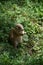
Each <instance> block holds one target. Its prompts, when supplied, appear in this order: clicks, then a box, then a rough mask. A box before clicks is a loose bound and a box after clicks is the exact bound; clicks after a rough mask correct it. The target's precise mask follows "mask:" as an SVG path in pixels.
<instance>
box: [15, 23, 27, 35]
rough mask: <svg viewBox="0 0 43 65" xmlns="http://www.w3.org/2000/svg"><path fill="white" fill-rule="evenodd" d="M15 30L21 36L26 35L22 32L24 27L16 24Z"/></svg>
mask: <svg viewBox="0 0 43 65" xmlns="http://www.w3.org/2000/svg"><path fill="white" fill-rule="evenodd" d="M15 30H16V33H18V34H19V35H21V36H22V35H24V34H25V33H26V32H24V27H23V25H22V24H16V26H15Z"/></svg>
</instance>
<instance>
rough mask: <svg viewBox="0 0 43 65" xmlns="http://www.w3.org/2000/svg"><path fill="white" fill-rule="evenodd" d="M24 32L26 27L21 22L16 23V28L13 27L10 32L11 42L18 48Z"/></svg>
mask: <svg viewBox="0 0 43 65" xmlns="http://www.w3.org/2000/svg"><path fill="white" fill-rule="evenodd" d="M24 34H25V32H24V27H23V26H22V25H21V24H16V26H15V28H13V29H11V31H10V33H9V41H10V44H12V45H13V46H14V48H17V46H18V44H19V43H21V42H22V37H23V35H24Z"/></svg>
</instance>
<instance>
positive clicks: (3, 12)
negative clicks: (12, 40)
mask: <svg viewBox="0 0 43 65" xmlns="http://www.w3.org/2000/svg"><path fill="white" fill-rule="evenodd" d="M17 23H21V24H22V25H23V26H24V30H25V31H26V34H25V35H24V36H23V43H22V44H20V46H19V48H18V49H17V50H16V49H14V48H13V46H11V45H9V43H8V36H9V32H10V30H11V28H14V27H15V24H17ZM1 42H2V43H1ZM0 65H43V3H42V0H41V1H40V0H1V1H0Z"/></svg>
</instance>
